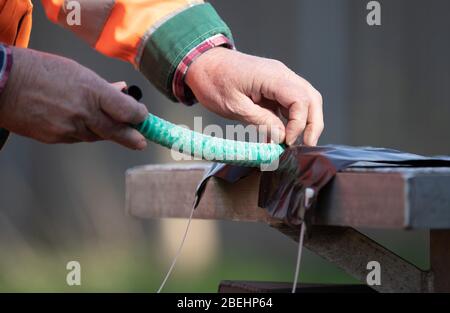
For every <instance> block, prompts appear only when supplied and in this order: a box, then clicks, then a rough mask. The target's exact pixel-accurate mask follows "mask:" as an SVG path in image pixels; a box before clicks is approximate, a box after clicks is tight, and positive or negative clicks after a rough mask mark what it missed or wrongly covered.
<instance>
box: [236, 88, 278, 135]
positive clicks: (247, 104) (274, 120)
mask: <svg viewBox="0 0 450 313" xmlns="http://www.w3.org/2000/svg"><path fill="white" fill-rule="evenodd" d="M238 105H239V106H240V107H241V110H242V112H244V113H243V114H242V115H241V116H239V117H237V118H238V119H239V120H240V121H242V122H246V123H249V124H253V125H257V126H262V127H263V128H264V129H263V131H266V132H267V137H268V139H270V140H273V141H274V142H275V143H282V142H284V140H285V136H286V135H285V134H286V130H285V127H284V124H283V122H282V121H281V119H280V118H279V117H278V116H277V115H276V114H275V113H274V112H273V111H271V110H269V109H267V108H264V107H261V106H260V105H258V104H256V103H254V102H253V101H252V100H251V99H250V98H248V97H242V99H240V100H239V104H238ZM241 110H240V111H241ZM260 130H261V129H260Z"/></svg>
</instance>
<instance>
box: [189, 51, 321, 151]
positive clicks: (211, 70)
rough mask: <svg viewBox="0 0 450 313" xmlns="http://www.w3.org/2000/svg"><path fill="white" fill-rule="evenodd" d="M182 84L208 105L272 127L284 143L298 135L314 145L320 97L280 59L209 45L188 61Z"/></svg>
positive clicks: (242, 119)
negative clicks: (187, 68)
mask: <svg viewBox="0 0 450 313" xmlns="http://www.w3.org/2000/svg"><path fill="white" fill-rule="evenodd" d="M186 83H187V84H188V86H189V87H190V88H191V90H192V92H193V93H194V95H195V96H196V98H197V100H198V101H199V102H200V103H202V104H203V105H204V106H205V107H206V108H207V109H209V110H211V111H213V112H215V113H217V114H219V115H222V116H223V117H226V118H231V119H234V120H239V121H242V122H246V123H251V124H255V125H264V126H266V127H268V129H269V130H273V128H275V129H276V132H277V134H278V136H279V139H280V142H284V141H285V142H286V143H287V144H288V145H292V144H293V143H294V142H295V141H296V139H297V138H298V137H299V136H300V135H301V134H303V142H304V144H306V145H308V146H315V145H316V144H317V141H318V139H319V137H320V134H321V133H322V130H323V127H324V123H323V112H322V96H321V95H320V93H319V92H318V91H317V90H316V89H314V87H312V86H311V84H310V83H308V82H307V81H306V80H305V79H303V78H301V77H300V76H298V75H297V74H295V73H294V72H293V71H291V70H290V69H289V68H288V67H286V66H285V65H284V64H283V63H281V62H279V61H276V60H271V59H265V58H260V57H256V56H251V55H247V54H243V53H240V52H237V51H233V50H229V49H225V48H221V47H218V48H213V49H211V50H209V51H207V52H205V53H204V54H202V55H201V56H199V57H198V58H197V59H196V60H195V61H194V62H193V63H192V64H191V65H190V67H189V70H188V72H187V75H186ZM278 112H281V114H283V115H284V117H285V118H286V119H287V124H286V126H285V125H284V124H283V122H282V121H281V119H280V118H279V117H278V116H277V114H278Z"/></svg>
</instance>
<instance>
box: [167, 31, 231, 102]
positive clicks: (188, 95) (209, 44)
mask: <svg viewBox="0 0 450 313" xmlns="http://www.w3.org/2000/svg"><path fill="white" fill-rule="evenodd" d="M219 46H223V47H226V48H229V49H234V45H233V43H232V42H231V40H230V39H228V38H227V37H225V36H224V35H222V34H217V35H215V36H212V37H209V38H208V39H206V40H204V41H203V42H201V43H200V44H199V45H197V46H196V47H195V48H193V49H192V50H191V51H189V52H188V54H187V55H186V56H185V57H184V58H183V59H182V60H181V62H180V63H179V64H178V66H177V68H176V70H175V73H174V76H173V80H172V92H173V94H174V96H175V98H177V100H178V101H180V102H181V103H184V104H186V105H193V104H194V103H196V102H197V100H196V99H195V96H194V94H193V93H192V91H191V89H190V88H189V87H188V86H187V85H186V83H185V82H184V78H185V76H186V73H187V70H188V68H189V65H191V64H192V62H194V60H195V59H196V58H198V57H199V56H200V55H201V54H202V53H205V52H206V51H208V50H209V49H212V48H214V47H219Z"/></svg>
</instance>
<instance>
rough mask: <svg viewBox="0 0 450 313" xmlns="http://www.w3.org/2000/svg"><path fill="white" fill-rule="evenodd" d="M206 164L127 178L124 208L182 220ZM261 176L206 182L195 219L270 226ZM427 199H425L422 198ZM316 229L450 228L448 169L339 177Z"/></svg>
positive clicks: (153, 169)
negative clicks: (261, 205)
mask: <svg viewBox="0 0 450 313" xmlns="http://www.w3.org/2000/svg"><path fill="white" fill-rule="evenodd" d="M208 166H209V165H208V163H200V164H188V165H186V164H181V165H173V164H168V165H148V166H141V167H136V168H133V169H130V170H128V171H127V174H126V208H127V211H128V212H129V213H130V214H131V215H133V216H136V217H141V218H167V217H174V218H185V217H187V216H189V212H190V209H191V205H192V203H193V201H194V192H195V188H196V186H197V184H198V183H199V181H200V180H201V178H202V176H203V173H204V170H205V169H206V168H207V167H208ZM259 178H260V174H259V173H255V174H254V175H251V176H249V177H247V178H245V179H242V180H241V181H239V182H238V183H236V184H228V183H225V182H223V181H221V180H219V179H215V178H213V179H211V180H210V182H209V183H208V186H207V188H206V191H205V194H204V197H203V199H202V202H201V204H200V206H199V207H198V208H197V210H196V213H195V217H196V218H203V219H223V220H235V221H249V222H264V223H271V222H272V221H273V220H272V219H271V218H270V217H269V216H268V215H267V214H266V212H265V211H264V210H263V209H261V208H259V207H258V205H257V199H258V188H259ZM426 195H430V196H428V197H427V196H426ZM314 223H315V224H318V225H333V226H349V227H369V228H391V229H392V228H397V229H404V228H450V169H445V168H433V169H423V168H422V169H411V168H376V169H374V168H369V169H366V168H364V169H351V170H348V171H344V172H340V173H338V174H337V175H336V177H335V178H334V179H333V181H332V182H330V184H329V185H328V186H327V187H326V189H324V190H323V191H322V193H321V195H320V196H319V202H318V206H317V210H316V219H315V222H314Z"/></svg>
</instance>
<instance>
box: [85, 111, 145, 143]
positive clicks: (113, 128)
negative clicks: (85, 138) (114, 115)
mask: <svg viewBox="0 0 450 313" xmlns="http://www.w3.org/2000/svg"><path fill="white" fill-rule="evenodd" d="M88 127H89V128H90V129H91V130H92V131H93V132H94V133H95V134H97V135H98V136H99V137H101V138H103V139H106V140H111V141H114V142H117V143H118V144H120V145H122V146H125V147H127V148H130V149H134V150H143V149H145V148H146V147H147V141H146V140H145V138H144V136H143V135H142V134H140V133H139V132H138V131H137V130H135V129H134V128H132V127H130V126H128V125H127V124H123V123H118V122H116V121H114V120H112V119H111V118H110V117H108V116H107V115H106V114H104V113H102V112H99V113H98V116H97V118H96V120H95V121H92V122H90V124H89V125H88Z"/></svg>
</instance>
